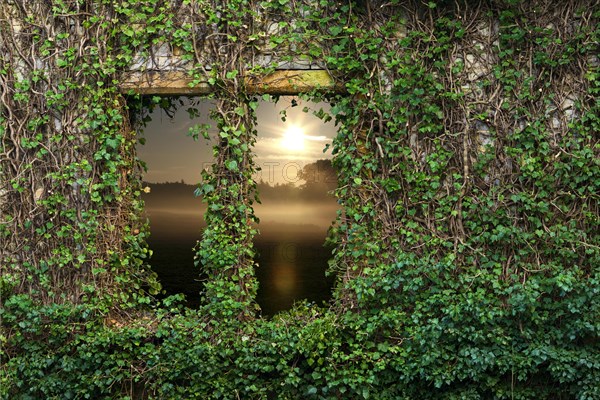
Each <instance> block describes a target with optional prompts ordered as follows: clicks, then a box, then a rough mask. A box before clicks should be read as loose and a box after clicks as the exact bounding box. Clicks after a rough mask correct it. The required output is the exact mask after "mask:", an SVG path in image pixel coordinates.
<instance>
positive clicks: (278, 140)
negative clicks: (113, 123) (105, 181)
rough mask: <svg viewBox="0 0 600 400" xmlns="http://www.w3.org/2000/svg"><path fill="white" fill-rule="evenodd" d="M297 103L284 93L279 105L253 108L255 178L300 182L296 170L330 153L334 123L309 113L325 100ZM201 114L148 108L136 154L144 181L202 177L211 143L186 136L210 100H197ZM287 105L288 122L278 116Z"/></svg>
mask: <svg viewBox="0 0 600 400" xmlns="http://www.w3.org/2000/svg"><path fill="white" fill-rule="evenodd" d="M295 100H296V101H297V102H298V105H297V106H296V107H292V106H291V102H292V97H282V98H281V99H280V100H279V102H278V103H277V104H275V103H273V102H263V101H261V102H260V105H259V107H258V110H257V117H258V123H257V127H256V128H257V131H258V139H257V142H256V146H255V148H254V150H255V153H256V159H255V161H256V162H257V164H258V165H259V166H260V167H261V168H262V170H263V171H262V172H261V174H260V175H259V176H258V177H257V178H258V179H261V178H262V179H263V180H265V181H268V182H269V183H271V184H273V183H285V182H298V178H297V173H298V171H299V170H300V169H301V168H302V166H304V165H305V164H308V163H311V162H314V161H315V160H317V159H322V158H331V150H328V151H327V152H326V153H323V149H324V148H325V146H326V144H327V143H331V141H332V138H333V137H334V135H335V126H334V124H333V123H332V122H328V123H326V124H324V123H323V122H322V121H321V120H319V119H318V118H317V117H315V116H314V115H312V113H311V112H308V113H304V112H303V111H302V109H303V108H304V107H309V108H310V109H311V110H318V109H320V108H321V107H322V108H324V109H325V110H328V109H329V105H327V104H325V103H319V104H315V103H310V102H305V101H302V100H300V99H297V98H296V99H295ZM199 108H200V113H201V117H200V119H199V120H191V119H190V118H189V116H188V113H187V112H186V107H185V106H182V107H180V109H179V110H178V111H177V112H176V114H175V117H174V118H173V119H171V118H169V117H168V116H167V115H166V113H165V112H164V111H163V110H161V109H160V108H158V107H157V108H156V109H155V110H154V111H153V113H152V115H151V116H152V121H151V122H149V123H148V125H147V126H146V127H145V128H144V129H143V132H140V136H141V137H144V138H145V139H146V144H145V145H140V146H138V155H139V157H140V158H141V159H142V160H144V161H145V162H146V163H147V165H148V172H147V173H146V174H145V176H144V180H146V181H148V182H153V183H156V182H179V181H181V180H182V179H183V180H184V181H185V182H186V183H188V184H196V183H198V182H199V181H200V171H201V170H202V168H203V167H204V166H206V165H208V164H210V162H211V160H212V149H211V144H210V143H207V142H206V140H204V139H202V138H200V139H199V140H198V141H197V142H195V141H194V140H193V139H192V138H191V137H189V136H187V132H188V129H189V128H190V127H191V126H193V125H194V124H197V123H206V122H207V120H208V112H209V108H210V103H209V102H208V101H202V102H201V103H200V106H199ZM283 109H285V110H286V113H287V118H286V122H283V121H281V116H280V114H279V112H280V111H281V110H283Z"/></svg>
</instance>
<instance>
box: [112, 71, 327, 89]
mask: <svg viewBox="0 0 600 400" xmlns="http://www.w3.org/2000/svg"><path fill="white" fill-rule="evenodd" d="M246 85H247V87H248V91H249V92H251V93H269V94H281V95H285V94H297V93H302V92H309V91H311V90H313V89H319V88H320V89H323V90H327V91H332V90H337V89H336V86H335V83H334V80H333V78H332V77H331V75H329V73H328V72H327V71H324V70H304V69H303V70H280V71H275V72H274V73H273V74H270V75H268V76H265V77H262V78H247V79H246ZM121 91H123V92H125V93H127V92H129V91H133V92H135V93H140V94H158V95H201V94H208V93H210V92H211V88H210V86H209V85H208V84H207V83H206V82H201V83H199V84H194V83H193V80H192V79H191V78H190V76H189V75H188V74H187V72H185V71H169V70H167V71H148V72H144V73H133V74H131V75H129V76H127V78H126V80H124V81H123V83H122V84H121Z"/></svg>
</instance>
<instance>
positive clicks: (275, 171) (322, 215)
mask: <svg viewBox="0 0 600 400" xmlns="http://www.w3.org/2000/svg"><path fill="white" fill-rule="evenodd" d="M163 102H164V103H165V104H161V105H162V107H155V108H154V109H153V110H152V111H151V112H150V114H149V115H148V118H147V119H148V120H149V121H148V122H147V123H146V125H145V126H144V128H143V129H142V134H141V137H140V143H141V144H142V145H141V146H138V156H139V158H140V159H141V160H143V162H144V163H145V164H146V172H145V174H144V176H143V180H144V187H145V188H146V190H145V191H144V193H143V194H142V198H143V200H144V202H145V212H146V215H147V217H148V219H149V221H150V237H149V239H148V245H149V247H150V249H151V250H152V252H153V254H152V257H151V259H150V265H151V267H152V269H153V271H154V272H156V273H157V275H158V278H159V281H160V282H161V284H162V286H163V296H169V295H174V294H184V295H185V298H186V304H187V306H188V307H192V308H194V307H197V306H198V304H199V302H200V292H201V290H202V283H201V282H202V280H203V278H205V277H201V276H200V271H201V270H200V268H198V267H196V266H194V247H195V245H196V242H197V241H198V240H200V239H201V237H202V230H203V229H204V227H205V226H206V223H205V221H204V212H205V211H206V204H205V203H203V202H202V199H201V198H200V197H197V196H196V195H195V194H194V192H195V190H196V188H197V184H198V183H199V182H200V180H201V171H202V170H203V169H204V168H207V167H208V166H209V165H210V164H212V162H213V154H212V147H213V145H214V142H207V141H206V140H204V139H203V138H200V139H198V140H197V141H194V140H193V138H191V137H190V136H189V135H188V132H189V129H190V128H191V127H192V126H194V125H198V124H206V123H208V124H210V125H211V137H216V136H217V132H216V124H215V123H214V121H211V120H210V119H209V118H208V114H209V112H210V109H211V108H212V105H211V103H210V101H209V100H206V99H200V98H183V97H177V98H170V99H169V98H165V99H163ZM305 107H306V108H308V109H309V112H305V110H304V108H305ZM321 108H323V109H325V111H328V109H329V106H328V105H327V104H324V103H318V104H317V103H312V102H308V101H303V100H299V99H297V98H293V97H281V98H280V99H279V101H278V102H277V103H274V102H270V101H262V100H261V101H260V103H259V107H258V109H257V126H256V129H257V133H258V137H257V141H256V145H255V156H256V162H257V164H258V165H259V167H260V168H261V170H260V172H259V173H258V174H257V176H255V179H256V181H257V186H258V191H259V196H260V198H261V203H262V204H255V205H254V208H255V212H256V215H257V217H258V218H259V220H260V223H259V226H258V228H259V230H260V234H259V235H257V237H256V238H255V240H254V246H255V248H256V250H257V256H256V261H257V263H258V264H259V267H258V268H257V270H256V276H257V279H258V283H259V290H258V294H257V302H258V303H259V305H260V306H261V309H262V312H263V315H266V316H268V315H273V314H275V313H276V312H278V311H281V310H286V309H289V308H291V307H292V305H293V303H294V302H296V301H300V300H303V299H306V300H308V301H310V302H315V303H322V302H324V301H327V300H329V299H330V297H331V288H332V286H333V280H334V279H333V278H332V277H326V275H325V271H326V269H327V262H328V260H329V258H330V256H331V252H332V248H331V247H326V246H325V240H326V236H327V232H328V229H329V227H330V226H331V223H332V222H333V221H334V220H335V217H336V212H337V210H338V204H337V202H336V200H335V198H334V197H333V195H332V193H331V191H333V190H334V189H335V188H336V187H337V176H336V173H335V171H334V170H333V168H332V166H331V157H332V154H331V151H329V150H328V151H325V149H326V148H327V147H328V145H329V144H331V142H332V139H333V137H334V136H335V134H336V130H335V127H334V126H333V124H325V123H323V121H321V120H320V119H319V118H318V117H316V116H314V115H312V113H311V112H310V111H311V110H315V111H316V110H319V109H321ZM190 109H191V112H189V110H190ZM282 118H283V119H284V120H282Z"/></svg>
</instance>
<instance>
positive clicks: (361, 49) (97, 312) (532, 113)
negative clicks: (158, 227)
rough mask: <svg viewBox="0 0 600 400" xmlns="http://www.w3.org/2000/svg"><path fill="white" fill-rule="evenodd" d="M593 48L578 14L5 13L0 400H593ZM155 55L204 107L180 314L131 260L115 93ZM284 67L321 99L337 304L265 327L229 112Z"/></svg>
mask: <svg viewBox="0 0 600 400" xmlns="http://www.w3.org/2000/svg"><path fill="white" fill-rule="evenodd" d="M599 27H600V5H599V4H598V3H597V2H596V1H576V0H571V1H566V2H560V3H556V2H552V1H549V0H548V1H545V0H544V1H518V0H502V1H500V0H497V1H496V0H493V1H487V2H466V3H465V2H450V1H400V0H390V1H383V0H381V1H380V0H377V1H331V0H320V1H308V0H278V1H258V0H228V1H216V0H172V1H167V0H141V1H139V0H135V1H134V0H119V1H107V0H48V1H41V0H39V1H38V0H7V1H4V2H2V4H1V5H0V82H1V87H0V178H1V179H0V268H1V269H2V275H1V278H0V300H1V307H0V318H1V320H2V330H1V331H0V345H1V350H0V360H1V365H0V371H1V374H0V397H2V398H48V399H50V398H155V399H164V398H173V399H179V398H203V399H204V398H282V399H288V398H289V399H295V398H308V399H340V398H352V399H355V398H365V399H366V398H374V399H413V398H415V399H417V398H418V399H440V398H444V399H464V398H469V399H470V398H473V399H479V398H481V399H489V398H494V399H496V398H497V399H543V398H547V399H595V398H598V397H600V385H599V384H598V382H600V348H599V347H600V344H599V343H600V342H599V341H598V335H599V332H600V323H599V322H598V321H600V310H599V304H600V299H599V296H600V269H599V265H600V230H599V229H598V226H600V207H599V205H598V200H599V197H600V133H599V128H600V121H599V118H600V101H599V100H598V95H599V92H600V78H599V67H600V59H599V57H600V56H599V54H598V40H599ZM161 46H163V47H165V46H166V47H167V48H169V49H170V51H171V52H172V53H173V54H177V57H179V59H180V60H182V61H183V62H184V63H185V65H186V67H185V70H184V71H185V74H187V77H188V78H189V79H190V81H191V82H192V85H196V86H199V85H208V87H209V88H210V96H209V97H210V98H211V99H212V100H213V101H214V103H215V104H216V107H215V111H214V112H213V115H212V117H213V119H214V120H215V121H216V122H217V128H218V133H217V134H216V137H215V138H213V139H215V140H214V143H215V147H214V155H215V160H216V161H215V163H214V165H212V167H211V168H210V169H209V170H206V171H204V172H203V175H202V182H200V183H199V186H198V193H199V194H201V195H202V196H203V199H204V201H205V202H206V203H207V206H208V211H207V213H206V215H205V219H206V222H207V228H206V230H205V231H204V232H203V236H202V239H201V240H200V241H199V242H198V244H197V246H196V247H195V251H196V261H197V267H198V273H199V274H201V273H202V274H203V276H206V277H207V280H206V283H205V285H204V290H203V293H202V299H203V300H202V305H201V306H200V307H199V308H198V309H194V310H191V309H186V308H185V307H183V306H182V304H181V302H180V301H179V298H178V297H177V296H175V297H170V298H167V299H165V300H163V301H158V300H156V299H155V298H154V296H155V295H156V294H157V293H159V291H160V284H159V282H157V280H156V277H155V276H154V274H153V273H152V272H151V270H150V268H149V264H150V256H151V252H150V250H149V249H148V246H147V244H146V239H147V237H148V234H149V231H148V226H147V222H146V220H145V217H144V213H143V208H144V205H143V202H142V201H141V195H140V193H141V191H142V185H141V171H142V169H143V168H142V163H141V161H140V160H139V159H138V158H137V155H136V145H137V142H138V139H139V136H138V133H137V132H136V130H138V129H139V128H140V125H139V123H138V121H137V119H138V118H137V117H139V115H140V113H143V112H144V110H143V107H145V106H147V105H148V104H149V103H165V102H168V101H165V100H164V99H161V98H159V97H155V98H145V97H142V96H140V95H138V94H136V93H135V92H134V91H132V92H130V93H122V92H121V90H120V89H119V87H120V85H121V83H122V80H123V79H124V78H123V77H124V76H126V75H127V74H128V73H129V72H130V71H131V69H132V68H133V66H138V67H139V65H142V66H144V65H149V64H147V63H146V64H145V63H144V62H145V61H140V60H153V59H155V58H157V55H156V52H157V48H161ZM300 61H301V62H304V63H308V64H312V65H320V66H321V68H323V69H326V70H327V71H328V72H329V73H330V74H331V76H332V77H333V78H334V80H335V83H336V88H337V89H336V91H329V92H327V91H323V90H322V88H318V87H316V88H315V89H314V91H312V92H310V93H304V94H302V96H304V97H305V98H307V99H310V100H324V101H328V102H329V103H330V104H331V110H330V112H326V111H324V110H315V111H314V112H315V114H316V115H317V116H318V117H319V118H321V119H323V120H334V121H335V123H336V124H337V127H338V134H337V137H336V138H335V140H334V143H333V154H334V158H333V163H334V166H335V167H336V169H337V171H338V174H339V176H338V178H339V179H338V180H339V187H338V189H337V190H336V196H337V198H338V201H339V203H340V205H341V211H340V212H339V215H338V218H337V220H336V222H335V223H334V224H333V226H332V228H331V235H330V238H329V240H330V241H331V242H332V243H334V244H335V250H334V254H333V255H332V260H331V262H330V269H329V273H330V274H333V275H334V276H335V277H336V278H337V285H336V289H335V293H334V299H333V301H332V303H331V306H330V307H329V308H322V307H317V306H315V305H310V304H306V303H299V304H297V305H296V306H295V307H294V308H293V309H292V310H290V311H287V312H284V313H280V314H278V315H276V316H275V317H273V318H271V319H265V318H262V317H261V316H260V310H259V309H258V306H257V305H256V302H255V295H256V291H257V285H258V284H257V282H256V279H255V277H254V270H255V268H256V267H257V266H256V265H255V263H254V249H253V246H252V239H253V237H254V235H255V234H256V232H255V229H254V228H253V225H252V223H253V222H256V218H255V216H254V212H253V209H252V206H253V203H254V202H255V201H256V200H257V199H260V193H257V190H256V184H255V182H254V181H253V178H252V177H253V174H254V173H255V172H256V170H257V166H256V165H255V163H254V161H253V146H254V144H255V141H256V136H257V132H256V129H255V124H256V116H255V110H256V108H257V105H258V100H259V99H258V95H257V94H255V92H256V86H253V87H252V88H251V87H249V86H247V85H248V82H260V81H261V79H262V78H264V77H265V76H267V75H269V74H271V73H273V72H274V71H275V70H276V69H277V68H278V66H279V65H295V64H294V63H297V62H300ZM142 68H148V69H149V71H145V72H149V73H155V72H157V71H152V70H151V69H152V67H142ZM140 107H141V109H140ZM191 134H192V135H193V136H197V137H198V139H199V140H202V138H201V137H204V138H208V137H209V136H208V135H209V132H208V130H204V128H203V127H197V128H195V130H194V131H193V132H191ZM258 268H260V266H258Z"/></svg>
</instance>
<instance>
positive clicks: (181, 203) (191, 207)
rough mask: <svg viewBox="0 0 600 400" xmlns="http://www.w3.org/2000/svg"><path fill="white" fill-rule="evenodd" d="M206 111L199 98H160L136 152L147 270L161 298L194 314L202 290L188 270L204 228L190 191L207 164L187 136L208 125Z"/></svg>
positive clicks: (199, 144)
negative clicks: (180, 299)
mask: <svg viewBox="0 0 600 400" xmlns="http://www.w3.org/2000/svg"><path fill="white" fill-rule="evenodd" d="M211 108H212V105H211V103H210V101H209V100H206V99H200V98H183V97H180V98H163V99H162V100H161V103H160V106H155V107H154V109H153V110H152V111H151V112H150V114H149V116H148V117H149V118H147V119H149V121H148V122H147V124H146V125H145V127H143V130H142V132H143V133H142V135H141V139H140V142H141V144H143V145H142V146H138V157H139V158H140V159H141V160H142V161H143V162H144V163H145V165H146V172H145V173H144V175H143V180H144V185H143V186H144V189H145V190H144V192H143V193H142V199H143V200H144V203H145V212H146V216H147V218H148V219H149V222H150V237H149V239H148V246H149V247H150V249H151V250H152V253H153V254H152V257H151V258H150V265H151V267H152V270H153V271H154V272H156V274H157V275H158V278H159V281H160V283H161V284H162V287H163V294H162V295H163V296H164V297H166V296H170V295H174V294H184V295H185V299H186V305H187V306H188V307H192V308H195V307H197V306H198V305H199V302H200V291H201V289H202V284H201V276H200V269H199V268H198V267H196V266H194V246H195V245H196V242H197V240H199V239H200V238H201V235H202V230H203V229H204V227H205V226H206V223H205V221H204V212H205V210H206V204H204V203H203V202H202V199H201V198H200V197H197V196H195V194H194V191H195V190H196V188H197V185H198V183H199V182H200V177H201V171H202V169H203V168H204V167H205V166H206V165H207V164H209V163H211V162H212V159H213V157H212V146H213V144H212V143H210V142H207V141H206V140H205V139H203V138H202V137H200V138H199V139H198V140H194V139H193V138H192V137H190V136H189V134H188V132H189V130H190V128H191V127H193V126H195V125H198V124H206V123H209V124H211V125H212V127H213V128H211V129H215V128H214V126H215V125H216V124H214V123H211V122H212V121H210V120H209V118H208V114H209V112H210V109H211Z"/></svg>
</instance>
